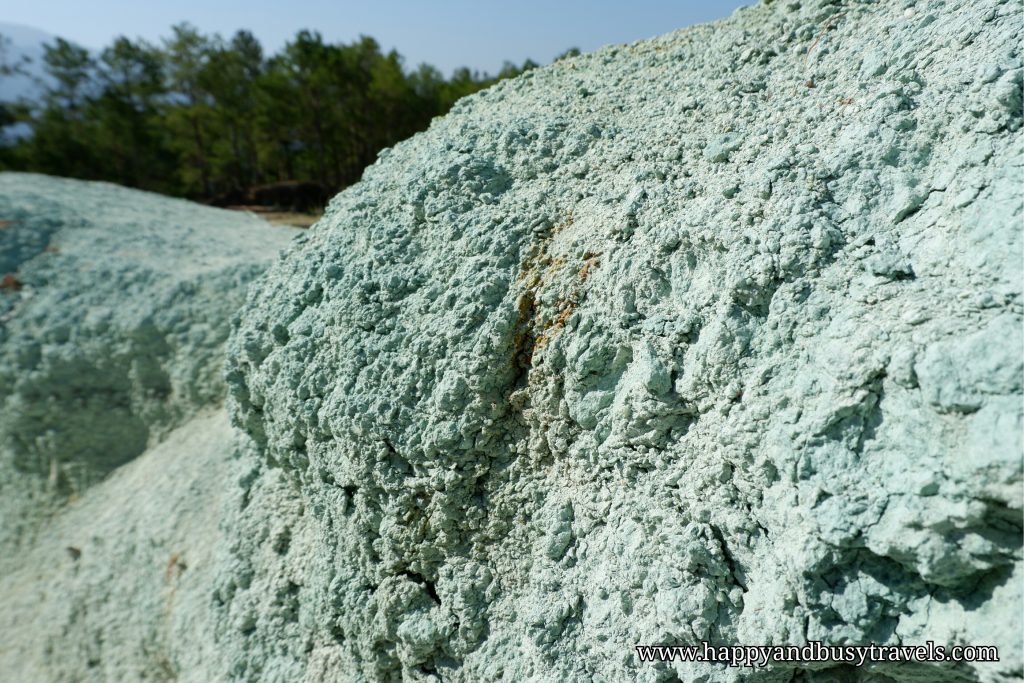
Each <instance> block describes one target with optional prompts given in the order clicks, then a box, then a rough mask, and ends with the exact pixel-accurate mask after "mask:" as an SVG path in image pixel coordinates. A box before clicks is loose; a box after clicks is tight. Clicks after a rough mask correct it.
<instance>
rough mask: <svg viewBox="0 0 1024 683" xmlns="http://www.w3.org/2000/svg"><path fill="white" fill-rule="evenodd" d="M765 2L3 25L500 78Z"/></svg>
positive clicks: (207, 9) (466, 3) (201, 3)
mask: <svg viewBox="0 0 1024 683" xmlns="http://www.w3.org/2000/svg"><path fill="white" fill-rule="evenodd" d="M754 1H755V0H706V1H701V0H675V1H673V0H592V1H590V2H587V1H586V0H564V1H563V0H508V1H506V2H493V1H491V2H488V1H487V0H475V1H471V0H420V1H415V0H358V1H356V0H333V1H332V0H176V1H174V2H167V1H165V0H87V1H83V0H20V1H18V0H9V1H6V2H4V3H3V4H4V5H5V6H4V7H3V8H2V9H0V22H11V23H17V24H25V25H28V26H32V27H35V28H38V29H42V30H43V31H46V32H47V33H51V34H54V35H59V36H62V37H64V38H67V39H68V40H71V41H73V42H76V43H79V44H80V45H82V46H84V47H90V48H99V47H102V46H104V45H106V44H107V43H108V42H109V41H110V39H111V38H113V37H114V36H116V35H128V36H130V37H142V38H146V39H149V40H156V39H158V38H160V37H162V36H166V35H167V34H168V33H169V31H168V29H169V27H170V26H171V25H172V24H174V23H177V22H180V21H189V22H191V23H192V24H194V25H196V26H198V27H199V28H200V29H202V30H203V31H206V32H210V33H213V32H217V33H221V34H222V35H225V36H227V35H230V34H231V33H233V32H234V31H235V30H237V29H240V28H246V29H249V30H250V31H252V32H253V33H254V34H255V35H256V36H257V38H259V39H260V41H261V42H262V43H263V46H264V48H266V49H267V50H268V51H269V52H274V51H276V50H277V49H279V48H280V47H281V46H282V45H283V44H284V43H285V42H286V41H287V40H288V39H289V38H290V37H291V36H293V35H294V34H295V32H296V31H297V30H299V29H302V28H308V29H313V30H317V31H320V33H322V34H323V36H324V38H325V39H327V40H330V41H341V42H348V41H350V40H353V39H354V38H356V37H357V36H359V35H360V34H366V35H370V36H373V37H374V38H376V39H377V40H378V41H379V42H380V43H381V45H382V46H383V47H384V48H385V49H391V48H395V49H397V50H398V51H399V52H400V53H401V54H402V55H403V56H405V58H406V64H407V66H415V65H416V64H418V63H420V62H429V63H431V64H433V65H434V66H436V67H438V68H439V69H441V70H442V71H443V72H444V73H445V74H446V75H447V74H449V73H450V72H451V70H452V69H454V68H456V67H458V66H468V67H470V68H474V69H480V70H483V71H489V72H492V73H493V72H495V71H497V70H498V69H499V68H500V66H501V63H502V61H504V60H506V59H508V60H511V61H514V62H517V63H518V62H522V61H523V60H524V59H526V58H527V57H530V58H532V59H534V60H535V61H538V62H542V63H543V62H548V61H550V60H551V59H552V58H553V57H554V56H555V55H557V54H558V53H560V52H562V51H564V50H565V49H567V48H570V47H574V46H575V47H579V48H580V49H582V50H583V51H585V52H586V51H590V50H595V49H597V48H599V47H601V46H603V45H607V44H609V43H628V42H632V41H634V40H638V39H641V38H649V37H651V36H655V35H658V34H661V33H666V32H668V31H672V30H674V29H677V28H681V27H683V26H689V25H691V24H696V23H700V22H705V21H711V20H713V19H718V18H721V17H724V16H728V15H729V14H731V13H732V12H733V10H735V9H736V8H737V7H739V6H741V5H745V4H751V3H753V2H754Z"/></svg>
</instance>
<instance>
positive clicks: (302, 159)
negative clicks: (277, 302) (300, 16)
mask: <svg viewBox="0 0 1024 683" xmlns="http://www.w3.org/2000/svg"><path fill="white" fill-rule="evenodd" d="M5 47H6V43H4V42H3V40H2V36H0V78H2V77H4V76H9V75H11V74H12V73H14V72H15V70H16V69H17V68H19V67H20V64H8V63H6V62H5V61H4V59H3V56H4V48H5ZM536 66H537V65H536V64H535V63H534V62H532V61H530V60H527V61H526V63H524V64H523V65H522V66H516V65H514V64H511V63H506V64H505V65H504V66H503V68H502V69H501V71H500V72H499V73H498V74H497V76H493V77H492V76H490V75H488V74H479V73H477V72H472V71H470V70H469V69H458V70H456V71H455V72H454V73H453V74H452V77H451V78H449V79H446V78H444V76H443V75H442V74H441V73H440V72H439V71H438V70H437V69H435V68H434V67H432V66H429V65H427V64H421V65H419V66H418V67H417V68H415V69H412V70H406V69H405V68H404V64H403V61H402V57H401V55H399V54H398V53H397V52H395V51H391V52H388V53H384V52H382V51H381V48H380V45H379V44H378V43H377V41H375V40H374V39H373V38H370V37H367V36H363V37H361V38H359V39H358V40H356V41H354V42H353V43H351V44H332V43H327V42H325V41H324V40H323V38H322V36H321V35H320V34H319V33H316V32H310V31H300V32H299V33H298V34H296V36H295V37H294V38H293V39H292V40H291V41H290V42H289V43H288V44H287V45H285V47H284V48H283V49H282V50H281V52H280V53H279V54H276V55H272V56H270V57H267V56H266V55H265V54H264V52H263V48H262V47H261V46H260V44H259V42H258V41H257V40H256V38H255V37H254V36H253V35H252V34H251V33H249V32H248V31H239V32H238V33H236V34H235V35H234V36H233V37H231V39H230V40H225V39H223V38H222V37H220V36H219V35H204V34H203V33H201V32H200V31H198V30H197V29H196V28H195V27H193V26H191V25H189V24H184V23H183V24H178V25H176V26H174V27H172V29H171V35H170V36H169V37H168V38H166V39H165V40H163V41H162V44H160V45H151V44H148V43H146V42H144V41H133V40H131V39H128V38H125V37H120V38H117V39H116V40H114V41H113V43H112V44H111V45H110V46H108V47H107V48H106V49H104V50H103V51H102V52H101V53H100V54H99V55H98V56H93V55H91V54H90V53H89V52H88V51H87V50H84V49H82V48H79V47H77V46H75V45H73V44H71V43H69V42H67V41H65V40H63V39H60V38H58V39H57V40H56V41H55V42H54V43H52V44H50V45H46V46H45V56H44V67H45V70H46V73H47V74H48V76H49V79H48V81H47V84H46V87H45V89H44V91H43V93H42V95H41V96H40V97H39V98H38V100H37V101H33V102H22V103H19V104H17V105H11V104H8V105H6V106H3V107H0V128H2V127H3V126H7V125H10V124H12V123H15V122H19V121H20V122H25V123H28V124H29V125H30V126H31V130H32V134H31V135H30V136H28V137H25V138H23V139H21V140H19V141H18V142H17V143H16V144H14V145H8V146H6V147H0V166H6V167H13V168H19V169H22V170H30V171H39V172H43V173H49V174H54V175H65V176H72V177H79V178H89V179H103V180H111V181H114V182H117V183H120V184H123V185H129V186H134V187H141V188H145V189H150V190H155V191H158V192H164V193H167V194H179V195H186V196H191V197H196V198H203V199H216V200H220V201H223V202H231V201H239V200H241V199H242V198H244V197H245V195H246V192H247V191H248V190H249V189H250V188H252V187H254V186H258V185H261V184H267V183H274V182H280V181H286V180H297V181H306V182H313V183H316V184H317V185H319V186H320V187H321V188H323V189H324V191H325V192H326V193H328V194H329V193H332V192H334V191H336V190H338V189H340V188H342V187H345V186H346V185H349V184H351V183H353V182H355V181H357V180H358V179H359V177H360V176H361V174H362V171H363V169H364V168H365V167H366V166H367V165H368V164H370V163H372V162H373V160H374V159H375V158H376V156H377V153H378V152H379V151H380V150H381V149H383V148H384V147H388V146H390V145H393V144H395V143H396V142H398V141H400V140H402V139H404V138H406V137H408V136H410V135H412V134H413V133H416V132H417V131H420V130H423V129H425V128H426V127H427V125H429V123H430V121H431V119H432V118H434V117H435V116H439V115H442V114H444V113H446V112H447V111H448V110H449V109H450V108H451V107H452V105H453V104H454V103H455V101H456V100H458V99H459V98H461V97H464V96H466V95H469V94H472V93H474V92H477V91H478V90H480V89H482V88H486V87H488V86H490V85H492V84H494V83H496V82H497V81H498V80H501V79H503V78H511V77H513V76H517V75H519V74H521V73H523V72H524V71H527V70H529V69H532V68H534V67H536Z"/></svg>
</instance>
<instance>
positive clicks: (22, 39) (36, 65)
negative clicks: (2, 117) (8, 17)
mask: <svg viewBox="0 0 1024 683" xmlns="http://www.w3.org/2000/svg"><path fill="white" fill-rule="evenodd" d="M0 35H2V36H4V37H6V38H8V39H9V40H10V41H11V44H10V46H9V49H8V51H7V54H6V55H4V58H5V59H6V61H8V62H9V63H13V62H17V61H19V60H20V59H22V58H23V57H27V58H28V59H29V60H30V61H29V62H28V64H26V65H25V69H24V70H25V74H24V75H18V76H10V77H6V78H0V101H3V102H10V101H12V100H16V99H18V98H21V97H32V96H34V95H35V94H37V92H38V90H39V84H38V82H37V80H36V79H38V78H42V77H43V68H42V64H43V44H44V43H47V42H50V41H52V40H54V38H55V36H52V35H50V34H49V33H46V32H45V31H40V30H39V29H36V28H32V27H31V26H23V25H21V24H9V23H6V22H0Z"/></svg>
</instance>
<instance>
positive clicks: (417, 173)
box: [219, 2, 1024, 681]
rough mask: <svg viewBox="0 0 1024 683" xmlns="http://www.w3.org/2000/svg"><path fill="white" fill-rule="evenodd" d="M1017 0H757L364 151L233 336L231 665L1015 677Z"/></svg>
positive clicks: (535, 78) (365, 670)
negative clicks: (973, 651) (878, 656)
mask: <svg viewBox="0 0 1024 683" xmlns="http://www.w3.org/2000/svg"><path fill="white" fill-rule="evenodd" d="M1014 13H1015V9H1014V8H1013V7H1012V5H1011V4H1009V3H999V2H982V3H977V2H932V3H917V4H915V5H912V6H911V5H909V4H907V3H903V4H900V3H888V2H886V3H866V2H843V3H837V2H802V3H793V2H787V3H783V2H777V3H768V4H764V5H760V6H757V7H753V8H749V9H745V10H742V11H740V12H739V13H738V14H737V15H736V16H734V17H733V18H732V19H730V20H728V21H726V22H722V23H718V24H714V25H707V26H701V27H697V28H693V29H689V30H685V31H681V32H678V33H674V34H670V35H667V36H665V37H662V38H658V39H655V40H652V41H648V42H644V43H639V44H636V45H631V46H628V47H615V48H608V49H605V50H603V51H600V52H598V53H595V54H591V55H586V56H582V57H578V58H573V59H567V60H563V61H560V62H558V63H556V64H555V65H553V66H551V67H550V68H547V69H541V70H538V71H536V72H533V73H531V74H527V75H526V76H524V77H522V78H520V79H516V80H514V81H512V82H508V83H504V84H501V85H499V86H497V87H495V88H492V89H490V90H488V91H486V92H484V93H481V94H480V95H478V96H475V97H471V98H468V99H466V100H463V101H462V102H461V103H460V105H459V106H457V107H456V110H455V111H454V112H453V113H452V114H451V115H449V116H448V117H446V118H445V119H443V120H441V121H438V122H435V124H434V125H433V126H432V128H431V129H430V131H429V132H427V133H425V134H423V135H420V136H417V137H416V138H414V139H412V140H410V141H408V142H405V143H402V144H400V145H398V146H397V147H396V148H394V149H392V150H389V151H388V152H387V153H385V154H383V155H382V157H381V159H380V160H379V161H378V163H377V164H376V165H374V166H373V167H371V168H370V169H369V170H368V171H367V172H366V174H365V176H364V180H363V182H362V183H361V184H360V185H358V186H356V187H354V188H352V189H350V190H348V191H346V192H344V193H342V194H341V195H339V196H338V197H337V198H336V199H335V200H334V202H333V203H332V204H331V206H330V209H329V211H328V213H327V215H326V216H325V218H324V220H323V221H322V222H321V223H320V224H319V226H318V227H317V228H316V229H315V230H314V231H313V232H312V234H311V235H310V238H309V239H308V241H306V242H305V243H304V244H302V245H301V246H299V247H297V248H296V249H295V250H293V252H292V253H291V254H290V255H289V257H288V258H287V259H285V260H284V261H282V262H281V263H279V264H278V265H276V266H275V267H274V268H273V269H272V270H271V271H270V273H269V274H268V276H267V277H266V278H264V279H263V280H262V281H261V283H260V285H259V286H258V287H257V288H256V289H255V290H254V291H253V293H252V294H251V296H250V300H249V303H248V304H247V305H246V307H245V308H244V310H243V313H242V316H241V325H240V326H239V329H238V332H237V334H236V335H235V336H234V338H233V341H232V343H231V354H230V359H229V384H230V387H231V392H232V396H233V405H234V415H235V419H236V421H237V423H238V424H239V425H240V426H241V427H243V428H244V430H245V431H246V432H247V433H248V434H249V436H250V437H251V440H252V447H253V448H254V449H255V451H256V452H257V453H258V456H259V459H260V461H261V462H262V465H261V466H260V467H259V468H258V469H257V471H256V474H254V475H253V477H252V478H251V480H250V484H249V486H250V487H251V492H252V494H251V496H252V497H251V499H250V503H249V508H247V511H246V512H245V513H242V515H240V517H244V518H245V520H246V524H247V525H251V524H252V523H253V519H254V516H253V515H255V517H256V518H258V517H263V522H262V526H258V527H257V528H259V529H262V531H260V532H258V533H257V532H256V531H254V530H253V529H252V528H250V527H249V526H245V527H244V528H245V532H244V533H243V534H240V536H239V541H238V546H237V548H236V557H237V563H238V567H237V569H236V572H238V574H231V573H228V574H226V575H225V577H224V583H223V584H222V587H221V589H220V593H219V595H220V596H221V598H222V600H223V605H222V607H221V617H220V618H221V619H222V621H223V622H224V623H242V624H244V625H245V628H241V629H240V630H238V631H236V635H235V636H234V637H233V638H234V639H233V640H232V642H233V644H234V645H235V649H234V651H235V652H237V656H238V658H239V660H238V661H239V662H240V663H241V664H240V665H241V666H243V668H242V669H241V670H240V671H242V672H245V673H242V674H240V675H242V677H245V676H246V675H248V676H258V675H266V674H265V672H266V671H268V667H282V666H283V667H285V668H284V669H282V670H284V671H287V672H288V674H287V675H286V676H285V678H295V677H299V676H302V675H305V676H308V677H311V678H313V679H317V680H319V679H321V678H323V679H328V680H334V679H336V680H350V679H367V680H390V679H394V680H398V678H399V677H402V678H404V679H408V680H436V679H441V680H466V681H469V680H499V679H504V680H591V679H592V678H593V679H595V680H635V679H638V678H639V679H640V680H655V679H657V680H666V679H671V678H672V675H673V674H672V673H670V672H671V670H672V669H674V670H675V674H674V675H678V676H679V677H680V678H681V679H682V680H734V678H735V676H737V675H740V677H742V678H743V679H744V680H789V677H790V676H791V674H792V673H793V671H794V670H795V669H802V668H814V667H800V666H798V665H796V664H790V665H779V666H776V667H775V668H774V669H773V670H772V671H750V670H748V671H745V672H742V674H737V673H736V672H735V671H729V670H726V669H722V668H719V667H716V666H714V665H709V664H683V663H676V664H674V665H671V666H670V665H666V664H660V665H655V664H642V663H640V662H639V661H638V660H637V659H636V657H635V653H634V650H633V646H634V645H636V644H638V643H698V642H700V641H705V640H708V641H711V642H713V643H747V644H762V643H802V642H805V641H807V640H820V641H825V642H829V643H871V642H874V643H890V644H892V643H908V644H909V643H924V642H926V641H927V640H932V641H935V642H937V643H942V644H944V645H947V646H949V645H953V644H957V643H972V644H979V643H985V644H994V645H998V646H999V647H1000V648H1001V650H1000V652H1001V655H1002V661H1001V663H999V664H989V665H981V664H979V665H976V666H975V667H973V668H972V667H970V666H964V667H950V666H948V665H942V666H936V667H928V666H924V667H916V668H915V667H913V666H908V665H906V664H892V665H876V666H874V667H870V668H869V669H867V670H865V671H868V670H870V671H872V672H874V673H876V674H879V675H884V676H887V677H890V678H892V679H894V680H924V679H927V680H959V679H960V677H967V678H970V677H972V676H976V677H980V678H982V679H985V680H1003V679H1004V678H1005V679H1007V680H1008V679H1011V678H1013V677H1015V676H1019V675H1020V673H1021V670H1020V662H1021V649H1020V639H1019V632H1020V626H1021V587H1022V574H1021V571H1022V567H1021V552H1020V551H1021V506H1022V501H1021V441H1020V434H1021V374H1022V358H1024V355H1022V335H1021V329H1022V328H1021V303H1022V302H1021V281H1022V277H1021V233H1020V223H1021V219H1022V214H1021V206H1020V180H1021V138H1020V132H1019V130H1020V125H1021V111H1020V110H1021V97H1020V91H1021V74H1022V70H1021V61H1020V58H1019V45H1020V40H1021V37H1022V36H1021V28H1020V23H1019V21H1017V20H1016V19H1015V18H1014ZM281 477H283V478H285V479H286V480H287V481H289V482H291V486H292V487H293V490H294V492H292V489H289V490H287V494H286V495H287V496H288V497H289V499H290V500H291V499H297V500H300V501H301V507H302V513H301V515H299V516H297V517H295V518H294V519H292V520H290V521H287V522H285V521H283V520H282V519H281V517H280V516H278V515H276V514H275V515H271V514H265V513H263V512H262V511H265V510H274V509H277V506H278V504H279V503H278V502H277V500H278V499H277V498H276V497H275V496H278V495H281V490H280V489H274V490H273V491H270V492H268V491H266V490H265V489H264V488H262V486H263V485H262V484H261V482H262V481H263V480H264V479H267V480H273V481H276V480H277V479H278V478H281ZM253 510H254V511H255V512H251V511H253ZM289 537H290V538H292V539H293V540H292V543H291V545H290V546H289V545H288V543H286V542H285V541H282V540H281V539H282V538H285V539H286V538H289ZM296 537H301V539H302V542H301V543H296V542H295V538H296ZM268 547H275V548H279V549H281V548H283V550H279V552H277V553H270V552H269V551H268V550H267V548H268ZM246 572H248V574H247V573H246ZM250 574H251V575H252V576H254V577H257V578H255V579H253V581H252V582H251V583H249V584H248V585H246V584H247V580H246V579H245V577H246V576H248V575H250ZM285 605H286V607H285ZM245 615H251V616H249V617H246V616H245ZM268 615H269V616H268ZM282 642H286V643H289V648H290V649H289V650H288V653H287V654H286V655H285V656H283V657H282V655H281V654H280V652H281V643H282ZM274 670H275V671H276V670H277V669H274ZM840 670H844V669H843V668H842V667H840ZM849 671H850V673H848V674H844V675H853V673H855V672H856V669H853V668H852V667H851V668H849ZM341 672H345V673H341ZM833 674H835V671H834V672H833ZM808 675H809V674H808ZM666 677H667V678H666Z"/></svg>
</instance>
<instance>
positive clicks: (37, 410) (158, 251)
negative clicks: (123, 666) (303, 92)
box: [0, 173, 292, 564]
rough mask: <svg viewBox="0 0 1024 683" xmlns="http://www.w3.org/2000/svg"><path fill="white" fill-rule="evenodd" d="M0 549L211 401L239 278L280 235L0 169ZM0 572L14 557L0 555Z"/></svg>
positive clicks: (217, 396)
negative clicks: (0, 280) (0, 285)
mask: <svg viewBox="0 0 1024 683" xmlns="http://www.w3.org/2000/svg"><path fill="white" fill-rule="evenodd" d="M0 221H2V223H0V276H2V277H3V279H4V282H5V283H7V286H6V287H4V288H3V289H0V501H2V502H0V511H2V514H3V520H4V523H3V524H2V525H0V546H3V544H5V543H9V544H11V545H10V546H5V547H7V549H8V551H10V549H11V548H13V547H18V546H20V545H22V544H24V543H26V542H29V541H30V540H31V538H32V536H33V534H32V533H31V529H32V526H33V524H34V522H35V521H36V520H37V519H38V518H39V517H40V516H45V515H46V514H48V513H49V511H51V510H52V509H53V508H54V506H60V505H62V504H63V503H65V502H67V501H68V499H69V498H77V497H80V496H81V495H82V494H83V493H84V492H85V491H86V490H87V489H88V488H89V487H90V486H92V485H93V484H95V483H97V482H98V481H100V480H102V479H103V478H104V477H106V476H107V475H109V474H110V473H112V472H114V471H115V470H117V469H118V468H119V467H120V466H122V465H124V464H125V463H128V462H130V461H132V460H133V459H135V458H137V457H138V456H140V455H141V454H142V453H143V452H145V451H146V449H147V448H150V447H152V446H153V445H155V444H157V443H159V442H160V441H161V440H162V439H163V437H164V436H166V435H167V434H168V433H169V432H170V431H171V430H172V429H174V428H175V427H177V426H180V425H182V424H184V423H185V422H186V421H188V420H189V419H190V418H191V417H192V416H194V415H196V414H197V412H199V411H200V410H203V409H206V408H208V407H210V406H213V405H216V404H219V403H222V402H223V399H224V395H225V385H224V380H223V358H224V344H225V341H226V339H227V336H228V332H229V329H230V320H231V316H232V315H233V313H234V312H235V311H236V310H237V309H238V307H239V306H240V305H241V302H242V301H243V297H244V293H245V287H246V285H247V284H248V283H249V282H250V281H251V280H252V279H253V278H254V277H255V276H256V275H257V274H259V273H260V272H262V271H263V269H264V268H266V266H267V265H268V264H269V262H270V261H271V260H272V259H273V258H274V256H275V255H276V253H277V252H278V250H279V249H280V248H281V247H283V246H284V245H285V244H287V242H288V240H289V239H290V237H291V233H292V231H290V230H283V229H280V228H273V227H271V226H269V225H267V224H266V223H264V222H262V221H259V220H256V219H254V218H252V217H250V216H246V215H245V214H239V213H234V212H228V211H221V210H215V209H206V208H203V207H199V206H196V205H194V204H191V203H189V202H185V201H180V200H171V199H167V198H164V197H160V196H157V195H153V194H148V193H144V192H138V191H134V190H128V189H125V188H121V187H116V186H114V185H108V184H105V183H82V182H79V181H71V180H60V179H56V178H47V177H45V176H34V175H22V174H12V173H7V174H3V175H0ZM0 554H3V555H4V557H3V558H2V559H0V564H3V563H4V562H5V561H6V560H9V559H11V558H12V557H13V555H14V553H13V552H12V551H11V552H5V553H0Z"/></svg>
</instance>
